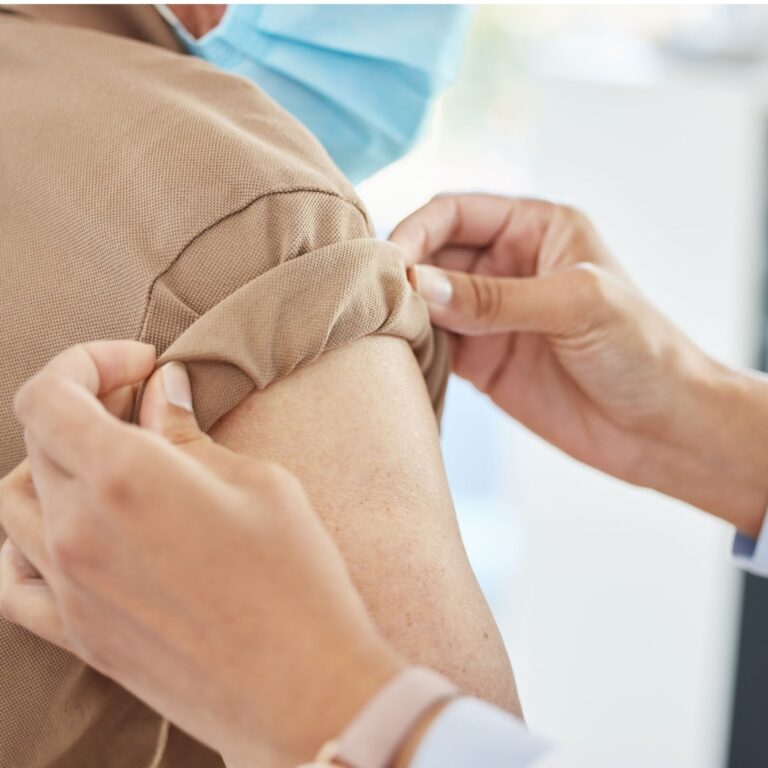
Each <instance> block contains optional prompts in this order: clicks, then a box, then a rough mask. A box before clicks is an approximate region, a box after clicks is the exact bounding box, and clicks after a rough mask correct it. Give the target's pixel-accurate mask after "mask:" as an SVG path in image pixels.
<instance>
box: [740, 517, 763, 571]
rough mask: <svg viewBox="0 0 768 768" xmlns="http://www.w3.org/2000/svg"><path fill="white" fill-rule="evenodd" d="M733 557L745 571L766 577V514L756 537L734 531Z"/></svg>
mask: <svg viewBox="0 0 768 768" xmlns="http://www.w3.org/2000/svg"><path fill="white" fill-rule="evenodd" d="M733 557H734V559H735V560H736V562H737V563H738V564H739V565H740V566H741V567H742V568H743V569H744V570H745V571H749V573H754V574H755V575H756V576H763V577H766V578H768V515H766V518H765V520H764V521H763V527H762V529H761V530H760V535H759V536H758V537H757V539H751V538H749V536H745V535H744V534H743V533H738V532H737V533H736V535H735V536H734V538H733Z"/></svg>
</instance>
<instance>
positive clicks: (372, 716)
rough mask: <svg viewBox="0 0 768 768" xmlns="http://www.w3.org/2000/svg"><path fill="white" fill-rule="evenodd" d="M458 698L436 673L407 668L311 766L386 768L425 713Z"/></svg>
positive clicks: (375, 697) (327, 745)
mask: <svg viewBox="0 0 768 768" xmlns="http://www.w3.org/2000/svg"><path fill="white" fill-rule="evenodd" d="M457 695H458V689H457V687H456V686H455V685H454V684H453V683H452V682H450V681H449V680H447V679H446V678H445V677H443V676H442V675H439V674H438V673H437V672H433V671H432V670H430V669H426V668H424V667H409V668H408V669H405V670H403V671H402V672H400V674H398V675H397V676H396V677H394V678H393V679H392V680H390V681H389V682H388V683H387V684H386V685H385V686H384V687H383V688H382V689H381V690H380V691H379V692H378V693H377V694H376V695H375V696H374V697H373V698H372V699H371V700H370V701H369V702H368V703H367V704H366V705H365V706H364V707H363V708H362V709H361V710H360V712H359V713H358V715H357V716H356V717H355V719H354V720H353V721H352V722H351V723H350V724H349V725H348V726H347V727H346V728H345V729H344V731H343V733H342V734H341V735H340V736H339V737H338V739H336V740H335V741H332V742H329V743H328V744H326V745H325V746H324V747H323V749H321V750H320V753H319V754H318V756H317V758H315V762H314V763H312V764H311V765H318V766H323V765H325V766H327V765H337V766H343V767H344V768H387V766H389V765H390V763H391V762H392V760H393V758H394V757H395V755H396V754H397V752H398V751H399V749H400V748H401V747H402V745H403V743H404V742H405V741H406V739H407V738H408V736H409V735H410V733H411V731H413V729H414V728H415V727H416V726H417V725H418V724H419V722H420V721H421V719H422V718H423V717H424V715H425V714H427V712H429V710H431V709H432V708H433V707H435V706H436V705H437V704H439V703H441V702H443V701H446V700H447V699H451V698H454V697H455V696H457Z"/></svg>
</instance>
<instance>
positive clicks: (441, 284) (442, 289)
mask: <svg viewBox="0 0 768 768" xmlns="http://www.w3.org/2000/svg"><path fill="white" fill-rule="evenodd" d="M413 277H414V279H415V282H416V286H415V287H416V290H417V291H418V292H419V293H420V294H421V296H422V297H423V298H424V300H425V301H426V302H427V303H429V304H441V305H445V304H449V303H450V301H451V296H453V285H451V281H450V280H449V279H448V278H447V277H446V275H445V274H443V272H442V270H440V269H437V268H436V267H427V266H424V265H423V264H417V265H416V266H414V267H413Z"/></svg>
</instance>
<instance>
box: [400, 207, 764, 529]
mask: <svg viewBox="0 0 768 768" xmlns="http://www.w3.org/2000/svg"><path fill="white" fill-rule="evenodd" d="M391 240H392V241H393V242H395V243H396V244H398V245H400V246H401V247H402V248H403V249H404V250H405V252H406V255H407V257H408V259H409V260H410V261H411V262H420V263H419V264H417V265H416V266H415V267H414V268H413V269H412V271H411V279H412V282H413V283H414V286H415V287H416V289H417V290H418V291H419V292H420V293H421V295H422V297H423V298H424V299H425V300H426V302H427V305H428V307H429V312H430V316H431V318H432V321H433V323H435V324H436V325H439V326H442V327H444V328H446V329H448V330H450V331H453V332H454V334H456V338H455V348H454V369H455V372H456V373H457V374H458V375H459V376H461V377H463V378H465V379H467V380H469V381H470V382H472V383H473V384H474V385H475V386H476V387H477V388H478V389H480V390H481V391H483V392H485V393H487V394H488V395H490V397H491V398H492V399H493V400H494V401H495V402H496V404H497V405H499V406H500V407H501V408H502V409H504V410H505V411H506V412H507V413H508V414H510V415H511V416H513V417H514V418H516V419H518V420H519V421H520V422H522V423H523V424H524V425H526V426H527V427H528V428H529V429H531V430H532V431H534V432H536V433H537V434H539V435H540V436H541V437H543V438H544V439H545V440H547V441H549V442H550V443H553V444H554V445H556V446H557V447H559V448H560V449H562V450H563V451H565V452H567V453H569V454H570V455H572V456H573V457H575V458H577V459H579V460H580V461H583V462H585V463H587V464H590V465H592V466H594V467H596V468H598V469H600V470H603V471H605V472H607V473H609V474H611V475H614V476H616V477H619V478H622V479H624V480H627V481H629V482H632V483H635V484H639V485H644V486H649V487H652V488H655V489H657V490H660V491H662V492H664V493H667V494H669V495H672V496H675V497H677V498H680V499H683V500H685V501H688V502H690V503H692V504H694V505H696V506H698V507H700V508H701V509H704V510H706V511H708V512H711V513H713V514H716V515H718V516H720V517H722V518H724V519H726V520H729V521H730V522H732V523H734V524H735V525H737V526H738V527H739V528H740V529H741V530H743V531H744V532H745V533H747V534H751V535H755V534H756V533H757V532H758V530H759V528H760V524H761V522H762V518H763V515H764V512H765V508H766V504H767V503H768V481H766V479H765V478H766V477H768V456H767V455H766V451H767V450H768V385H767V384H766V378H765V377H761V376H758V375H751V374H747V373H742V372H736V371H733V370H730V369H728V368H726V367H725V366H722V365H720V364H718V363H716V362H715V361H713V360H712V359H711V358H709V357H708V356H707V355H706V354H704V353H703V352H702V351H701V350H700V349H698V348H697V347H696V346H695V345H694V344H693V343H692V342H691V341H690V340H689V339H688V338H686V336H685V335H684V334H683V333H682V332H681V331H680V330H679V329H678V328H676V327H675V326H674V324H673V323H671V322H670V321H669V320H668V319H667V318H666V317H664V316H663V315H662V314H661V313H660V312H658V311H657V310H656V309H655V308H654V307H653V306H652V305H651V304H650V303H649V302H648V301H647V300H646V299H645V298H644V297H643V296H642V295H641V294H640V293H639V291H638V290H637V288H635V286H634V285H633V284H632V282H631V281H630V280H629V278H628V277H627V275H626V274H625V273H624V272H623V271H622V269H621V268H620V267H619V266H618V264H617V263H616V261H615V260H614V259H613V257H612V256H611V254H610V253H609V251H608V249H607V248H606V246H605V244H604V243H603V242H602V241H601V240H600V238H599V236H598V234H597V232H596V231H595V229H594V228H593V226H592V225H591V224H590V222H589V221H588V219H587V218H586V217H585V216H584V215H582V214H581V213H579V212H578V211H575V210H573V209H572V208H568V207H564V206H559V205H554V204H551V203H548V202H544V201H539V200H524V199H510V198H504V197H498V196H492V195H482V194H467V195H450V196H441V197H437V198H435V199H434V200H432V201H431V202H430V203H428V204H427V205H425V206H424V207H423V208H421V209H420V210H418V211H416V212H415V213H413V214H412V215H411V216H409V217H408V218H407V219H405V221H403V222H402V223H401V224H400V225H399V226H398V227H397V228H396V229H395V231H394V232H393V233H392V235H391Z"/></svg>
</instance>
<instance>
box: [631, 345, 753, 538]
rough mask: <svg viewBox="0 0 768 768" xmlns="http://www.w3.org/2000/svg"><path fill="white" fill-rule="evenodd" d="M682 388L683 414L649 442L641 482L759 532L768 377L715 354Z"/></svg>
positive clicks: (741, 527) (745, 529)
mask: <svg viewBox="0 0 768 768" xmlns="http://www.w3.org/2000/svg"><path fill="white" fill-rule="evenodd" d="M680 390H681V396H680V398H679V399H678V403H679V406H678V407H677V408H676V412H675V413H674V414H673V415H672V416H671V417H670V419H669V420H668V423H667V425H666V427H665V428H664V429H662V430H660V433H659V434H658V435H657V436H655V437H653V438H650V439H649V440H648V443H647V446H646V449H645V451H644V456H645V459H644V460H643V461H642V462H641V466H642V469H641V472H640V475H641V476H640V478H639V480H640V482H639V484H641V485H646V486H649V487H652V488H654V489H656V490H658V491H661V492H662V493H665V494H666V495H669V496H673V497H675V498H678V499H681V500H683V501H686V502H688V503H690V504H693V505H694V506H696V507H698V508H699V509H702V510H703V511H705V512H708V513H710V514H713V515H715V516H717V517H720V518H722V519H723V520H726V521H727V522H730V523H732V524H733V525H735V526H736V527H737V528H738V529H739V530H741V531H742V532H743V533H745V534H747V535H749V536H752V537H755V536H757V534H758V533H759V531H760V528H761V526H762V523H763V519H764V516H765V511H766V506H767V505H768V377H766V376H763V375H761V374H757V373H752V372H746V371H737V370H734V369H731V368H728V367H726V366H723V365H720V364H719V363H716V362H714V361H712V360H710V359H708V358H707V359H706V362H705V363H704V364H702V365H698V366H694V367H691V369H690V370H689V372H688V373H686V374H685V375H684V376H682V377H681V386H680Z"/></svg>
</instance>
